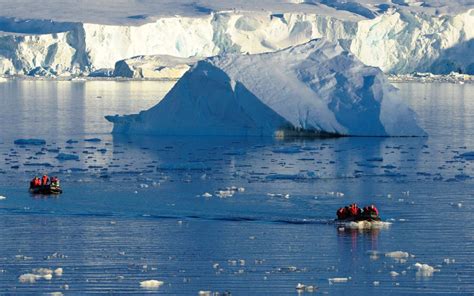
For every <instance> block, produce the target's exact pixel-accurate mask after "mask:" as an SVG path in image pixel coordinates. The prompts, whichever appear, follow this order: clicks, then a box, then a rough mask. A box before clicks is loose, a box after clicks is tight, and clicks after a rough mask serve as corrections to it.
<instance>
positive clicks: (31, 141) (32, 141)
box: [13, 139, 46, 146]
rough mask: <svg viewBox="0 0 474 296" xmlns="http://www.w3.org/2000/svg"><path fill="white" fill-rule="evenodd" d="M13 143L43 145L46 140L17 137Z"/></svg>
mask: <svg viewBox="0 0 474 296" xmlns="http://www.w3.org/2000/svg"><path fill="white" fill-rule="evenodd" d="M13 143H14V144H15V145H35V146H40V145H45V144H46V141H45V140H43V139H18V140H15V141H14V142H13Z"/></svg>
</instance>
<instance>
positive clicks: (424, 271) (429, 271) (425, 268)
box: [413, 262, 440, 277]
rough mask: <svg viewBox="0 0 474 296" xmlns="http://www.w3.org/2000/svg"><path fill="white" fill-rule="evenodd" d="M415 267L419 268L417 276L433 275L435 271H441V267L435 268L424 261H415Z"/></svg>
mask: <svg viewBox="0 0 474 296" xmlns="http://www.w3.org/2000/svg"><path fill="white" fill-rule="evenodd" d="M413 267H414V268H415V269H416V270H417V271H416V276H418V277H431V276H433V273H435V272H437V271H440V270H439V269H435V268H434V267H433V266H430V265H428V264H423V263H418V262H417V263H415V264H414V265H413Z"/></svg>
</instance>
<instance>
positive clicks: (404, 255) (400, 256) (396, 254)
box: [385, 251, 414, 259]
mask: <svg viewBox="0 0 474 296" xmlns="http://www.w3.org/2000/svg"><path fill="white" fill-rule="evenodd" d="M385 257H390V258H394V259H406V258H408V257H414V256H413V255H410V254H409V253H408V252H403V251H393V252H388V253H385Z"/></svg>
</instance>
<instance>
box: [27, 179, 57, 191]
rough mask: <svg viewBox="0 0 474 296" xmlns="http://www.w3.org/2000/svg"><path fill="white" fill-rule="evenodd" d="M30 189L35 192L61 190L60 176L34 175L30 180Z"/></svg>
mask: <svg viewBox="0 0 474 296" xmlns="http://www.w3.org/2000/svg"><path fill="white" fill-rule="evenodd" d="M30 190H31V191H33V192H45V193H47V192H48V191H61V186H60V184H59V178H58V177H51V178H49V177H48V175H43V177H41V178H39V177H37V176H36V177H34V178H33V179H32V180H31V181H30Z"/></svg>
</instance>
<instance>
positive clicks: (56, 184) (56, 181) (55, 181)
mask: <svg viewBox="0 0 474 296" xmlns="http://www.w3.org/2000/svg"><path fill="white" fill-rule="evenodd" d="M51 187H54V188H59V178H58V177H52V178H51Z"/></svg>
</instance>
